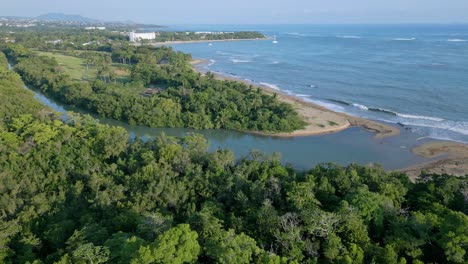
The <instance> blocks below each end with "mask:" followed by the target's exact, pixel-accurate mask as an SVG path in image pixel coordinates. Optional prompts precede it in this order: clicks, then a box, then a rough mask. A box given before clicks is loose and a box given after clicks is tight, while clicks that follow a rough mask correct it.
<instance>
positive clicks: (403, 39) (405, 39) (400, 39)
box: [393, 38, 416, 41]
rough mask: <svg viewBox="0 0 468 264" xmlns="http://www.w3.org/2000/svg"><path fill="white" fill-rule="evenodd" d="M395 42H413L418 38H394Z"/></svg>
mask: <svg viewBox="0 0 468 264" xmlns="http://www.w3.org/2000/svg"><path fill="white" fill-rule="evenodd" d="M393 40H397V41H411V40H416V38H394V39H393Z"/></svg>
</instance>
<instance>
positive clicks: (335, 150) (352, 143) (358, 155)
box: [35, 92, 425, 169]
mask: <svg viewBox="0 0 468 264" xmlns="http://www.w3.org/2000/svg"><path fill="white" fill-rule="evenodd" d="M35 94H36V98H38V99H39V100H40V101H41V102H42V103H44V104H46V105H48V106H50V107H51V108H53V109H54V110H56V111H59V112H61V113H63V114H64V117H66V111H74V112H80V113H85V114H88V113H87V112H86V111H83V110H81V109H76V108H73V107H70V106H65V105H61V104H60V103H57V102H54V101H53V100H51V99H48V98H46V97H44V96H43V95H41V94H39V93H37V92H35ZM96 118H97V119H99V120H100V122H101V123H103V124H109V125H113V126H121V127H124V128H125V129H126V130H127V131H128V132H129V133H130V135H131V136H132V137H140V138H143V139H150V138H154V137H156V136H158V135H161V134H162V133H165V134H166V135H169V136H176V137H182V136H184V135H186V134H187V133H198V134H202V135H203V136H205V137H206V138H207V139H208V140H209V141H210V143H211V144H210V150H216V149H219V148H228V149H231V150H232V151H234V153H235V154H236V156H238V157H242V156H245V155H247V154H248V153H249V152H250V151H251V150H259V151H262V152H265V153H269V154H272V153H275V152H279V153H281V157H282V161H283V162H284V163H288V164H291V165H293V166H294V167H296V168H298V169H308V168H311V167H312V166H314V165H316V164H318V163H323V162H335V163H339V164H342V165H347V164H349V163H358V164H361V165H366V164H369V163H379V164H381V165H382V166H383V167H384V168H386V169H397V168H403V167H407V166H409V165H412V164H415V163H420V162H423V161H425V159H423V158H421V157H418V156H416V155H414V154H412V153H411V151H410V149H411V148H412V147H414V146H415V145H417V144H418V143H419V144H420V143H422V142H421V141H419V142H418V141H417V140H416V135H415V134H413V133H409V132H405V131H402V134H401V135H400V136H396V137H391V138H387V139H384V140H381V139H376V138H375V137H374V136H373V134H372V133H371V132H368V131H365V130H363V129H360V128H350V129H347V130H345V131H341V132H339V133H335V134H328V135H319V136H308V137H295V138H277V137H268V136H259V135H251V134H246V133H241V132H237V131H227V130H194V129H186V128H150V127H144V126H133V125H129V124H126V123H124V122H121V121H116V120H112V119H106V118H100V117H96Z"/></svg>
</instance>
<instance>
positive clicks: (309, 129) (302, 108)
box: [192, 60, 400, 138]
mask: <svg viewBox="0 0 468 264" xmlns="http://www.w3.org/2000/svg"><path fill="white" fill-rule="evenodd" d="M205 63H208V61H207V60H193V61H192V65H193V66H196V65H199V64H205ZM193 68H194V70H196V71H199V70H198V69H197V68H196V67H193ZM199 72H200V71H199ZM202 73H203V72H202ZM214 74H215V76H216V78H217V79H219V80H227V81H240V82H243V83H245V84H248V85H251V86H252V87H254V88H260V89H262V91H263V92H265V93H267V94H277V96H278V99H279V100H280V101H282V102H285V103H287V104H290V105H292V106H293V107H294V109H296V111H297V112H298V113H299V115H301V116H302V117H303V119H304V120H305V121H306V122H307V123H308V124H307V126H306V127H305V128H304V129H301V130H296V131H294V132H291V133H265V132H256V131H249V132H250V133H254V134H260V135H269V136H275V137H298V136H312V135H319V134H326V133H335V132H339V131H342V130H344V129H346V128H349V127H351V126H357V127H362V128H364V129H367V130H369V131H372V132H374V133H375V134H376V137H377V138H384V137H388V136H395V135H398V134H399V133H400V130H399V129H398V128H397V127H394V126H391V125H387V124H383V123H379V122H376V121H372V120H368V119H364V118H359V117H354V116H350V115H347V114H345V113H338V112H335V111H332V110H330V109H327V108H325V107H323V106H320V105H317V104H314V103H311V102H307V101H305V100H303V99H301V98H298V97H295V96H292V95H288V94H284V93H283V92H281V91H280V90H276V89H273V88H271V87H268V86H265V85H253V84H252V83H249V82H248V81H246V80H242V79H238V78H234V77H228V76H224V75H221V74H216V73H214Z"/></svg>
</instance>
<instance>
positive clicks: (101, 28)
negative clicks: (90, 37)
mask: <svg viewBox="0 0 468 264" xmlns="http://www.w3.org/2000/svg"><path fill="white" fill-rule="evenodd" d="M85 29H86V30H95V29H98V30H105V29H106V27H85Z"/></svg>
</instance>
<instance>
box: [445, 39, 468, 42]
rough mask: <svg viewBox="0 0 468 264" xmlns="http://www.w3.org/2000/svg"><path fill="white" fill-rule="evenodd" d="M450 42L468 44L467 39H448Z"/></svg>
mask: <svg viewBox="0 0 468 264" xmlns="http://www.w3.org/2000/svg"><path fill="white" fill-rule="evenodd" d="M447 41H448V42H466V41H467V40H466V39H448V40H447Z"/></svg>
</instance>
